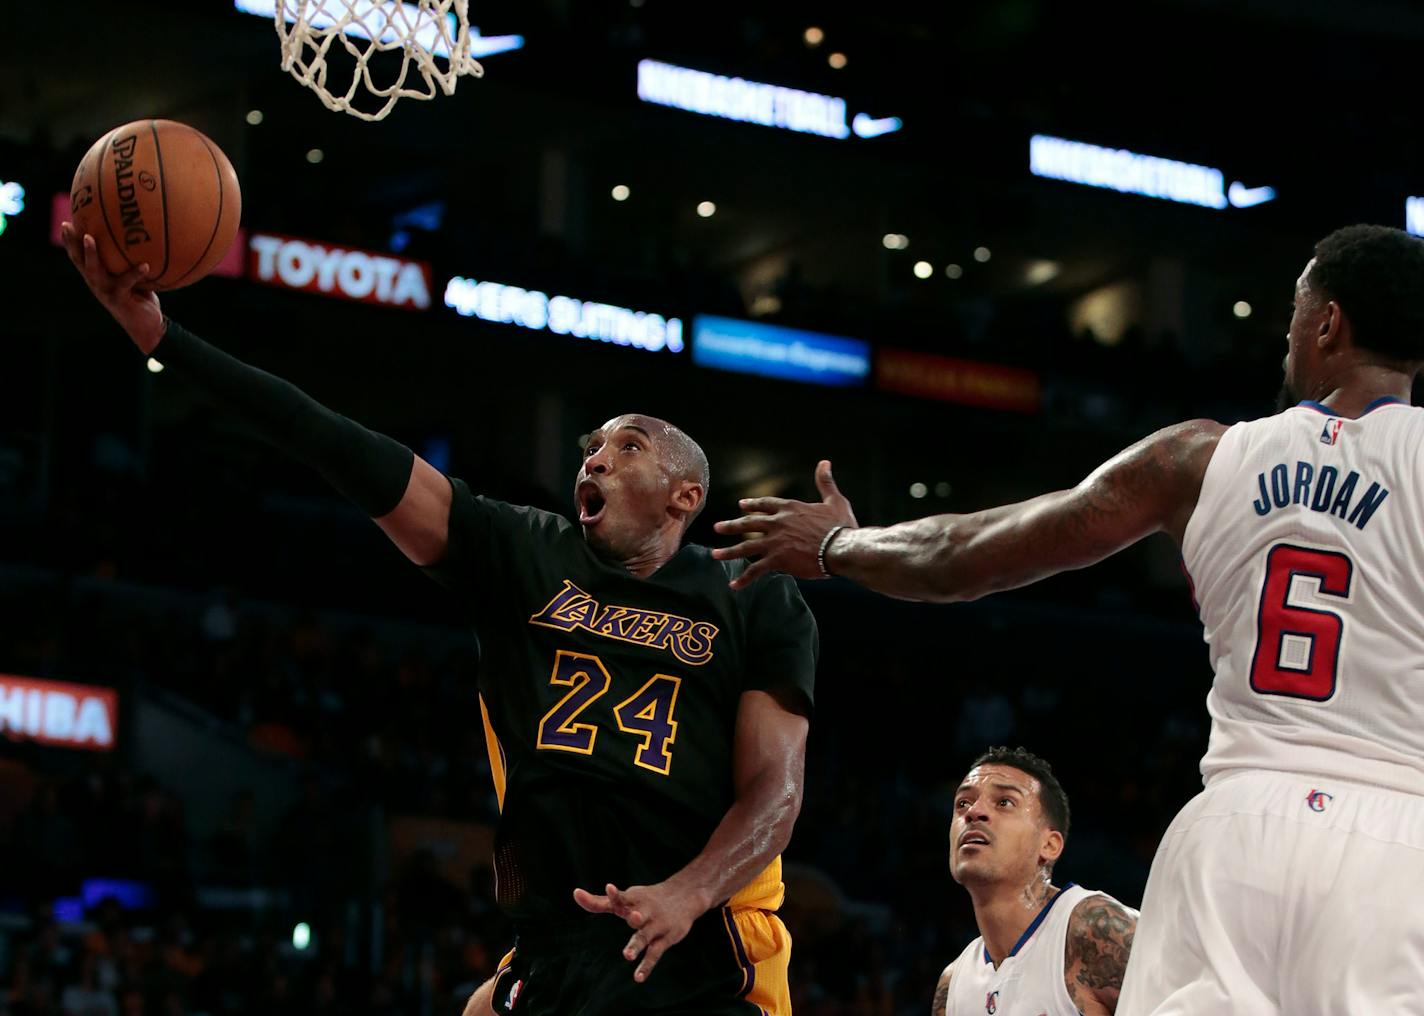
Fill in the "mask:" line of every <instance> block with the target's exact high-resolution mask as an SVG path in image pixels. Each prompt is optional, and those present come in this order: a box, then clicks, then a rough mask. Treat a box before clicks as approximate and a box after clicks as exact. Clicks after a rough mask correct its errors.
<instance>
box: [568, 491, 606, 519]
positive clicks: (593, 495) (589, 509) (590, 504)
mask: <svg viewBox="0 0 1424 1016" xmlns="http://www.w3.org/2000/svg"><path fill="white" fill-rule="evenodd" d="M574 499H575V501H576V502H577V503H578V513H579V515H578V520H579V525H581V526H596V525H598V523H599V522H601V521H602V520H603V512H604V510H605V509H606V508H607V507H608V502H607V501H605V500H604V497H603V491H601V490H599V489H598V484H596V483H594V482H593V481H592V480H585V481H583V483H580V484H579V485H578V490H577V491H575V492H574Z"/></svg>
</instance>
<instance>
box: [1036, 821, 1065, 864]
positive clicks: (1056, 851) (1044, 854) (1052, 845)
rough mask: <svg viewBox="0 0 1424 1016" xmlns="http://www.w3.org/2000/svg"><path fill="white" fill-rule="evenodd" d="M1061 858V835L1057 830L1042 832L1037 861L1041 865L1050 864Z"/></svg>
mask: <svg viewBox="0 0 1424 1016" xmlns="http://www.w3.org/2000/svg"><path fill="white" fill-rule="evenodd" d="M1061 856H1063V834H1062V833H1060V832H1059V831H1058V830H1057V829H1047V828H1045V829H1044V830H1043V840H1042V841H1041V842H1040V843H1039V845H1038V859H1039V862H1040V863H1042V864H1050V865H1051V864H1052V863H1053V862H1054V861H1056V860H1058V858H1060V857H1061Z"/></svg>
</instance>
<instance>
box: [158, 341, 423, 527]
mask: <svg viewBox="0 0 1424 1016" xmlns="http://www.w3.org/2000/svg"><path fill="white" fill-rule="evenodd" d="M166 320H167V324H168V328H167V331H165V332H164V333H163V338H162V339H161V340H160V341H159V343H158V346H157V347H156V348H155V349H154V351H153V355H154V357H155V358H157V359H159V360H161V361H162V362H163V363H164V364H165V365H166V366H172V367H174V368H176V369H177V370H178V371H179V373H180V374H182V375H183V376H185V377H187V378H189V379H190V380H192V381H193V382H195V383H196V384H197V385H198V387H199V388H201V389H202V390H203V391H204V392H205V393H206V394H207V395H208V396H209V397H210V398H211V399H212V400H213V401H214V402H215V403H217V404H218V405H220V406H222V407H223V408H224V409H227V410H228V411H230V412H232V413H233V414H235V415H236V416H237V417H238V418H240V419H241V420H242V421H243V422H244V423H246V424H247V425H248V426H250V427H251V428H252V429H253V430H255V431H256V432H257V433H258V435H259V436H260V437H261V438H262V439H263V440H265V441H267V442H269V443H271V444H273V445H276V446H277V447H278V448H281V449H283V450H284V451H286V452H288V453H290V454H291V455H292V456H293V457H295V458H296V459H298V460H300V461H301V462H304V463H306V464H307V465H309V466H311V467H312V468H314V469H315V470H317V472H319V473H321V475H322V476H323V477H325V478H326V480H327V482H329V483H330V484H331V485H332V486H333V487H335V488H336V489H337V491H338V492H340V493H341V494H343V495H344V496H346V497H348V498H350V499H351V500H352V501H354V502H355V503H356V505H357V507H359V508H360V509H361V510H362V511H364V512H366V513H367V514H368V515H370V516H372V517H373V518H377V517H379V516H382V515H385V514H386V513H387V512H389V511H391V510H392V509H393V508H395V506H396V505H398V504H400V500H401V498H402V497H404V496H405V490H406V487H407V486H408V485H409V483H410V471H411V467H412V466H413V465H414V463H415V453H414V452H412V451H411V450H410V449H409V448H407V447H405V446H404V445H402V444H401V443H400V442H398V441H394V440H392V439H391V438H388V437H386V436H385V435H384V434H377V433H376V432H374V431H371V430H367V429H366V428H365V427H363V426H361V425H360V424H359V423H357V422H356V421H354V420H348V419H347V418H346V417H344V416H342V415H340V414H339V413H333V412H332V411H331V410H330V409H327V408H326V407H325V406H323V405H322V404H321V403H320V402H317V401H316V400H315V399H313V398H312V397H311V396H310V395H308V394H307V393H306V392H304V391H302V390H301V389H300V388H298V387H297V386H296V385H293V384H289V383H288V382H286V381H283V380H282V379H281V378H279V377H274V376H273V375H271V374H268V373H267V372H266V371H263V370H258V369H257V368H256V367H250V366H248V365H247V364H245V363H243V362H242V361H241V360H239V359H237V358H236V357H233V356H229V355H228V354H227V353H224V352H223V351H222V350H220V349H217V348H216V347H214V346H210V345H208V344H207V343H206V342H204V341H203V340H202V339H200V338H198V337H197V336H196V335H194V334H193V333H192V332H190V331H188V330H187V329H186V328H184V327H183V326H182V325H180V324H179V323H178V322H176V321H174V320H173V319H172V318H168V319H166Z"/></svg>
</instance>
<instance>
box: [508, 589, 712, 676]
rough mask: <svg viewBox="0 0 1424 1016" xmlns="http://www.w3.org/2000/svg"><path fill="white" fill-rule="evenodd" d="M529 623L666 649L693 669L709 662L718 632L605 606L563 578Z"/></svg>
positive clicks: (661, 615) (673, 617) (676, 619)
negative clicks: (579, 630) (557, 588)
mask: <svg viewBox="0 0 1424 1016" xmlns="http://www.w3.org/2000/svg"><path fill="white" fill-rule="evenodd" d="M529 623H530V624H537V625H540V626H542V627H545V628H557V629H559V630H560V631H577V630H578V629H580V628H581V629H583V630H584V631H587V632H591V633H593V634H594V635H599V636H601V637H603V638H607V639H617V640H618V641H620V642H632V643H635V644H636V645H640V646H650V647H651V648H653V649H666V650H668V651H669V652H670V653H672V654H673V656H675V657H677V658H678V659H679V660H681V661H682V662H683V663H686V664H689V665H690V666H694V667H700V666H702V664H704V663H706V662H707V661H708V660H710V659H712V640H713V639H715V638H716V637H717V632H718V628H717V626H716V625H715V624H712V623H711V622H708V621H693V620H692V619H690V618H686V617H679V616H678V615H677V614H664V613H662V612H661V611H656V610H640V609H639V608H637V607H619V606H608V607H605V606H603V605H602V604H600V603H599V602H598V601H597V600H595V599H594V598H593V597H592V596H590V595H588V593H586V592H584V591H583V590H582V589H580V588H579V587H578V586H576V585H574V584H573V583H572V582H570V581H569V580H568V579H564V585H563V588H562V589H560V590H559V591H558V592H557V593H555V594H554V598H553V599H552V600H550V601H549V602H548V603H547V604H545V606H544V608H543V609H542V610H540V611H539V612H538V613H537V614H535V615H534V616H533V617H531V618H530V619H529Z"/></svg>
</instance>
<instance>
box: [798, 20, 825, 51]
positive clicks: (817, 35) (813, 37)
mask: <svg viewBox="0 0 1424 1016" xmlns="http://www.w3.org/2000/svg"><path fill="white" fill-rule="evenodd" d="M801 38H803V39H805V40H806V45H808V46H810V47H811V48H812V49H815V48H816V47H817V46H819V45H820V44H821V43H823V42H825V41H826V33H825V32H823V31H821V30H820V29H819V28H817V27H816V26H815V25H812V26H811V27H810V28H808V29H806V31H805V32H804V33H803V34H802V36H801Z"/></svg>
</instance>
